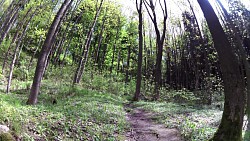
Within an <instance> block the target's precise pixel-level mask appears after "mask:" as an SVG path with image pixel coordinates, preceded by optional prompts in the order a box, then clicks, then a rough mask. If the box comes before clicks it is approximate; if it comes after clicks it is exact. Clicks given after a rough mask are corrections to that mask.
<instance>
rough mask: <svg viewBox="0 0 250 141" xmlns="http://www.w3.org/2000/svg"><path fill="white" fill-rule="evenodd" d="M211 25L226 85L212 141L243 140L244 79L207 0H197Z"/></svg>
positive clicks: (209, 25)
mask: <svg viewBox="0 0 250 141" xmlns="http://www.w3.org/2000/svg"><path fill="white" fill-rule="evenodd" d="M197 1H198V3H199V5H200V7H201V9H202V11H203V13H204V16H205V18H206V21H207V23H208V27H209V29H210V32H211V35H212V38H213V41H214V46H215V49H216V50H217V52H218V56H219V60H220V67H221V71H222V79H223V82H224V93H225V102H224V111H223V115H222V120H221V123H220V126H219V128H218V130H217V132H216V133H215V135H214V137H213V138H212V139H211V140H212V141H242V125H243V117H244V105H245V90H244V89H245V85H244V79H243V76H242V74H241V71H240V69H239V66H240V63H239V61H238V60H237V57H236V55H235V52H234V49H233V48H232V46H231V45H230V43H229V41H228V39H227V36H226V34H225V32H224V31H223V28H222V26H221V24H220V22H219V20H218V18H217V16H216V14H215V12H214V10H213V8H212V6H211V4H210V3H209V2H208V0H197Z"/></svg>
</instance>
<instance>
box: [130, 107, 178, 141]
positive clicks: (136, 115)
mask: <svg viewBox="0 0 250 141" xmlns="http://www.w3.org/2000/svg"><path fill="white" fill-rule="evenodd" d="M131 106H132V105H130V104H129V105H127V106H126V109H127V112H128V113H127V116H126V119H127V121H128V123H130V126H131V129H130V131H128V132H127V133H126V140H127V141H182V140H183V139H182V138H181V134H180V132H179V131H178V130H177V129H175V128H173V129H170V128H166V127H165V125H163V124H157V123H154V122H153V120H152V118H153V115H154V113H152V112H148V111H145V110H144V109H140V108H132V107H131ZM131 108H132V110H130V109H131Z"/></svg>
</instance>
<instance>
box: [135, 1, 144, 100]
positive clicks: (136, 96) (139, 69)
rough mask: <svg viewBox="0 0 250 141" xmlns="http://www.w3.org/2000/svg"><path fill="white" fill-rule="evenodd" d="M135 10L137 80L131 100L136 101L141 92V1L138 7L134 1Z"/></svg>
mask: <svg viewBox="0 0 250 141" xmlns="http://www.w3.org/2000/svg"><path fill="white" fill-rule="evenodd" d="M136 8H137V12H138V15H139V25H138V34H139V53H138V64H137V79H136V90H135V95H134V98H133V100H134V101H138V100H139V96H140V92H141V79H142V76H141V72H142V49H143V33H142V30H143V28H142V25H143V19H142V0H140V3H139V5H138V0H136Z"/></svg>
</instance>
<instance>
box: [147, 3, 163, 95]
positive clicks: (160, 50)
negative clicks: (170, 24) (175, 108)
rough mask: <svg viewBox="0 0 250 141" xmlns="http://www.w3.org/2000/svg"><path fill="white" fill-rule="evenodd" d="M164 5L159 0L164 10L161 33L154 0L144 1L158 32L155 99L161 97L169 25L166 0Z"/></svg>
mask: <svg viewBox="0 0 250 141" xmlns="http://www.w3.org/2000/svg"><path fill="white" fill-rule="evenodd" d="M163 2H164V6H163V5H162V4H161V1H159V3H160V6H161V9H162V12H163V31H162V35H161V33H160V30H159V27H158V23H157V17H156V12H155V4H154V3H153V0H149V2H148V1H147V0H145V1H144V5H145V7H146V9H147V12H148V14H149V17H150V19H151V20H152V22H153V24H154V28H155V33H156V44H157V57H156V65H155V70H154V71H155V72H154V73H155V75H154V77H155V96H154V100H158V99H159V98H160V92H159V89H160V85H161V62H162V53H163V43H164V41H165V36H166V26H167V22H166V21H167V17H168V13H167V5H166V0H164V1H163ZM148 7H149V8H150V9H151V12H152V14H150V11H149V8H148Z"/></svg>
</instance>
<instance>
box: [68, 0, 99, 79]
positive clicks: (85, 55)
mask: <svg viewBox="0 0 250 141" xmlns="http://www.w3.org/2000/svg"><path fill="white" fill-rule="evenodd" d="M103 1H104V0H101V3H100V5H99V7H98V8H97V9H96V14H95V18H94V20H93V23H92V25H91V26H90V29H89V32H88V34H87V38H86V41H85V44H84V49H83V51H82V56H81V59H80V62H79V64H78V68H77V70H76V72H75V76H74V80H73V84H79V83H80V81H81V79H82V75H83V72H84V69H85V65H86V63H87V59H88V54H89V47H90V44H91V38H92V34H93V30H94V27H95V25H96V22H97V19H98V17H99V14H100V11H101V8H102V4H103Z"/></svg>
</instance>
